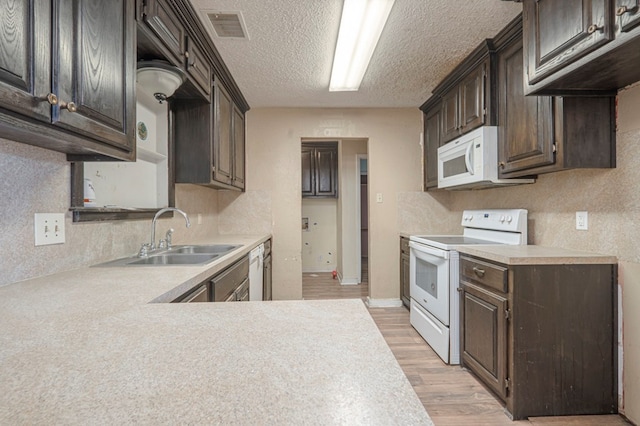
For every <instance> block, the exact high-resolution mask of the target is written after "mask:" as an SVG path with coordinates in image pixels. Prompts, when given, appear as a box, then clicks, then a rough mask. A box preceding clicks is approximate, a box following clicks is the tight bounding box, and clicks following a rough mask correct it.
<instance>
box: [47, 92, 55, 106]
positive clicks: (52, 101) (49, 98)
mask: <svg viewBox="0 0 640 426" xmlns="http://www.w3.org/2000/svg"><path fill="white" fill-rule="evenodd" d="M45 98H46V100H47V102H49V103H50V104H51V105H58V97H57V96H56V95H54V94H53V93H48V94H47V96H46V97H45Z"/></svg>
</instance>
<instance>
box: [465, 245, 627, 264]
mask: <svg viewBox="0 0 640 426" xmlns="http://www.w3.org/2000/svg"><path fill="white" fill-rule="evenodd" d="M456 250H457V251H458V252H460V253H464V254H469V255H471V256H478V257H482V258H485V259H488V260H493V261H494V262H498V263H503V264H505V265H564V264H615V263H618V259H617V258H616V257H615V256H609V255H605V254H599V253H590V252H586V251H579V250H570V249H563V248H558V247H546V246H536V245H522V246H516V245H472V246H459V247H457V248H456Z"/></svg>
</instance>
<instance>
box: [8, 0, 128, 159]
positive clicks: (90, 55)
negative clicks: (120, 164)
mask: <svg viewBox="0 0 640 426" xmlns="http://www.w3.org/2000/svg"><path fill="white" fill-rule="evenodd" d="M0 5H1V8H2V10H3V12H4V13H2V14H0V27H2V28H5V29H8V28H11V31H2V32H0V130H1V131H2V134H3V135H4V136H5V137H6V138H8V139H13V140H16V141H20V142H25V143H29V144H32V145H37V146H41V147H44V148H48V149H53V150H56V151H60V152H65V153H67V154H68V157H69V159H71V160H84V161H90V160H107V159H112V160H113V159H116V160H129V161H131V160H135V134H134V126H135V41H134V40H135V34H134V31H135V14H134V3H133V2H132V1H130V0H115V1H112V2H103V1H98V0H76V1H73V0H60V1H57V2H49V1H43V0H28V1H10V0H3V1H1V2H0Z"/></svg>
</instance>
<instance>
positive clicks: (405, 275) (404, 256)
mask: <svg viewBox="0 0 640 426" xmlns="http://www.w3.org/2000/svg"><path fill="white" fill-rule="evenodd" d="M409 261H410V257H409V239H408V238H405V237H400V299H401V300H402V303H403V304H404V306H406V307H407V308H409V306H411V296H410V293H409V288H410V287H409V286H410V283H411V278H410V276H411V271H410V265H409Z"/></svg>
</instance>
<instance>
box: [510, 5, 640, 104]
mask: <svg viewBox="0 0 640 426" xmlns="http://www.w3.org/2000/svg"><path fill="white" fill-rule="evenodd" d="M523 16H524V64H525V65H526V68H525V75H526V89H525V92H526V93H527V94H537V95H593V94H604V95H607V94H613V93H615V91H616V90H617V89H619V88H622V87H624V86H627V85H629V84H631V83H634V82H636V81H638V80H640V67H638V66H637V64H638V62H639V61H640V37H638V35H640V27H638V23H640V2H639V1H637V0H563V1H553V0H524V1H523ZM612 64H615V66H612Z"/></svg>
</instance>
